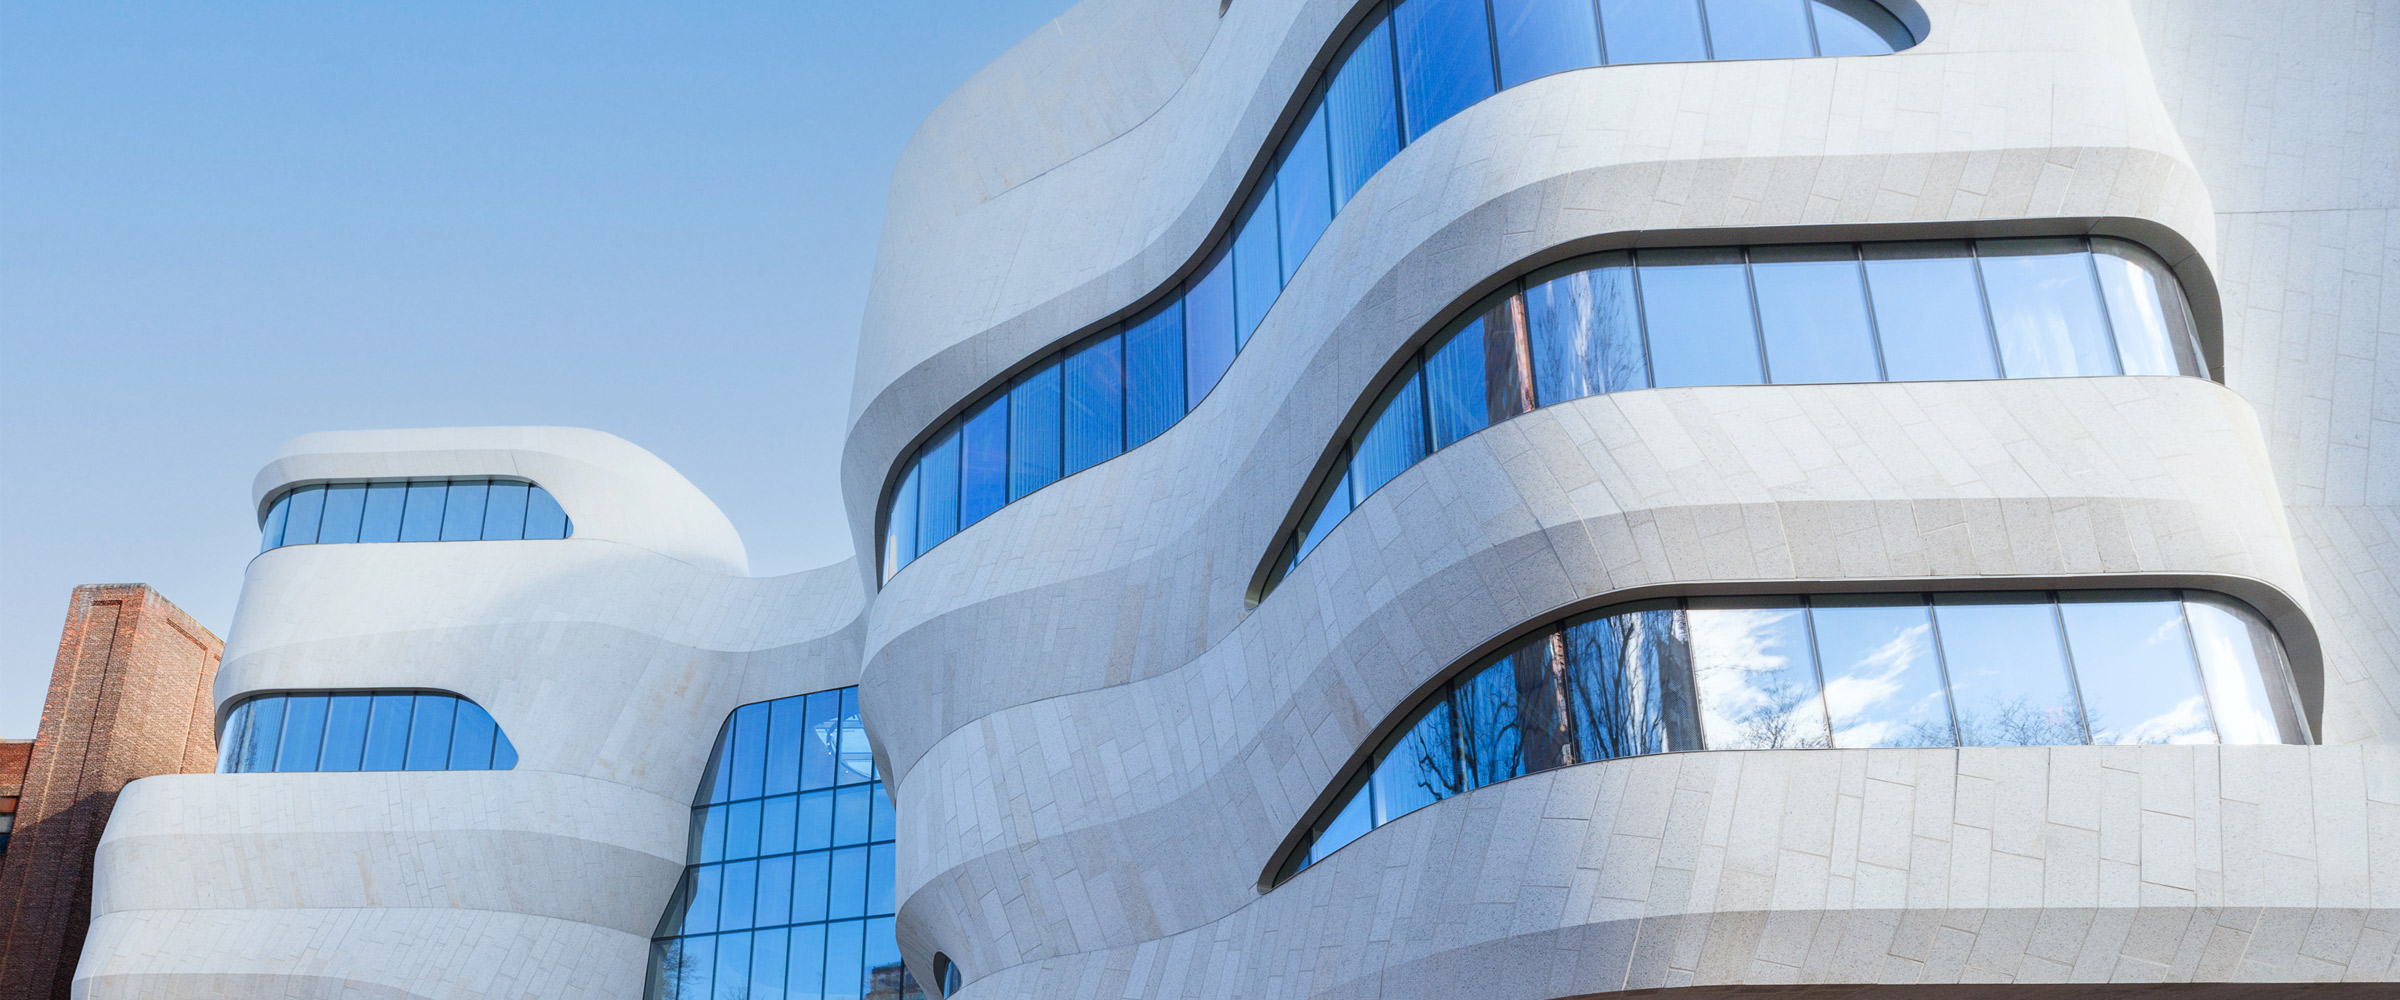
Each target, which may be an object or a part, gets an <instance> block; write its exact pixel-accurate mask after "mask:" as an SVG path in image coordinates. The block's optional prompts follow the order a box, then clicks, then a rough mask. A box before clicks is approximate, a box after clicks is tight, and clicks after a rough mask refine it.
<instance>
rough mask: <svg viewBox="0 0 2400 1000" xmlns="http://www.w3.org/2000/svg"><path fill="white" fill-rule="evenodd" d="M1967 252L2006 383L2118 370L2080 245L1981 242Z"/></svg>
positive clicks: (2074, 242) (2069, 241)
mask: <svg viewBox="0 0 2400 1000" xmlns="http://www.w3.org/2000/svg"><path fill="white" fill-rule="evenodd" d="M1975 255H1976V258H1977V261H1976V262H1977V263H1978V264H1980V265H1982V268H1983V290H1984V294H1985V295H1986V296H1987V297H1988V298H1989V300H1990V301H1991V306H1992V331H1993V334H1994V335H1995V336H1996V337H1998V338H1999V341H2000V363H2001V369H2002V371H2003V372H2005V373H2006V374H2007V376H2008V377H2009V378H2041V377H2046V376H2055V375H2116V374H2119V373H2120V370H2119V368H2118V367H2117V345H2116V343H2115V342H2114V341H2113V340H2111V339H2109V335H2108V314H2107V312H2106V311H2105V310H2104V309H2103V308H2102V307H2101V304H2100V286H2099V279H2098V278H2097V277H2095V276H2094V275H2093V273H2092V264H2091V261H2090V260H2089V259H2088V258H2087V257H2086V256H2085V254H2084V252H2083V246H2082V241H2080V240H2073V239H2058V240H2050V239H2044V240H1984V241H1981V242H1979V243H1977V244H1976V245H1975Z"/></svg>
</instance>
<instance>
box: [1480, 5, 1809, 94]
mask: <svg viewBox="0 0 2400 1000" xmlns="http://www.w3.org/2000/svg"><path fill="white" fill-rule="evenodd" d="M1792 2H1794V3H1798V2H1800V0H1792ZM1492 29H1493V32H1494V34H1495V35H1497V36H1498V38H1499V42H1500V85H1501V86H1502V87H1514V86H1516V85H1517V84H1520V83H1524V82H1525V81H1527V80H1531V79H1533V78H1535V77H1541V76H1549V75H1550V74H1552V73H1559V72H1564V71H1566V70H1570V69H1582V68H1583V67H1585V66H1597V65H1600V29H1599V26H1598V25H1597V24H1596V23H1594V22H1593V20H1592V4H1591V0H1492Z"/></svg>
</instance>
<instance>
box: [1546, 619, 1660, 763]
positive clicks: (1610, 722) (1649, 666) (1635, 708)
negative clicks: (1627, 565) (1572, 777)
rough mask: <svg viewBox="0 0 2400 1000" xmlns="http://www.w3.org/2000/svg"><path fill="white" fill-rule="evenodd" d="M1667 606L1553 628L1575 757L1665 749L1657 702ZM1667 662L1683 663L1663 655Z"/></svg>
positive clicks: (1597, 757) (1607, 756) (1602, 757)
mask: <svg viewBox="0 0 2400 1000" xmlns="http://www.w3.org/2000/svg"><path fill="white" fill-rule="evenodd" d="M1672 615H1674V612H1672V611H1649V612H1644V611H1631V612H1621V613H1618V614H1611V615H1604V616H1599V617H1593V618H1587V619H1584V620H1582V621H1573V622H1569V623H1568V624H1567V626H1566V627H1565V628H1563V629H1560V630H1559V639H1560V641H1561V642H1562V643H1563V645H1564V647H1565V648H1564V649H1563V650H1562V652H1563V653H1564V655H1565V659H1566V676H1565V677H1564V678H1563V680H1564V683H1563V684H1562V685H1561V691H1560V698H1561V700H1563V701H1564V702H1565V703H1566V709H1567V718H1568V720H1569V722H1568V727H1569V728H1570V729H1571V730H1572V731H1573V733H1574V737H1575V748H1576V749H1575V759H1577V760H1611V759H1614V758H1617V757H1627V756H1631V755H1634V754H1643V753H1658V752H1661V751H1663V750H1665V749H1666V747H1667V738H1666V727H1667V724H1668V719H1667V716H1666V713H1665V711H1664V706H1663V705H1662V704H1661V701H1662V696H1663V693H1664V691H1665V688H1666V685H1664V684H1663V683H1662V680H1663V678H1661V677H1660V676H1659V669H1660V661H1661V659H1662V657H1661V655H1660V654H1661V653H1662V652H1671V651H1672V650H1673V649H1676V648H1680V647H1676V646H1674V645H1673V643H1672V641H1671V640H1672V637H1671V636H1670V635H1667V634H1665V633H1666V632H1667V630H1666V629H1661V628H1659V627H1658V626H1662V625H1672V624H1673V622H1674V619H1673V618H1672ZM1664 659H1666V660H1667V661H1668V662H1669V663H1670V664H1680V663H1681V662H1682V661H1681V660H1680V659H1677V658H1675V657H1674V656H1671V655H1670V656H1667V657H1664Z"/></svg>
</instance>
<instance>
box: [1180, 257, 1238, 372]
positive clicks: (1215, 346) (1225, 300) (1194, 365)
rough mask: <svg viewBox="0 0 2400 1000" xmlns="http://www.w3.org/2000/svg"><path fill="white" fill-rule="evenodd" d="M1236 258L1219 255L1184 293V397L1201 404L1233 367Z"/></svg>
mask: <svg viewBox="0 0 2400 1000" xmlns="http://www.w3.org/2000/svg"><path fill="white" fill-rule="evenodd" d="M1233 326H1234V319H1233V258H1232V257H1231V256H1229V255H1224V254H1220V255H1219V256H1218V257H1217V259H1216V260H1215V261H1214V262H1211V263H1210V264H1209V265H1208V266H1207V267H1205V268H1202V269H1201V270H1200V274H1199V275H1198V276H1196V277H1194V278H1193V279H1192V280H1191V283H1190V284H1187V285H1185V286H1184V290H1183V374H1184V378H1185V379H1187V380H1188V381H1187V382H1186V383H1185V385H1184V390H1183V398H1184V400H1185V403H1186V404H1187V409H1188V407H1190V406H1198V405H1200V400H1202V399H1203V398H1206V397H1207V396H1208V391H1209V390H1211V389H1214V388H1216V387H1217V380H1218V379H1221V378H1224V377H1225V369H1227V368H1229V367H1231V366H1232V365H1233V354H1234V338H1233Z"/></svg>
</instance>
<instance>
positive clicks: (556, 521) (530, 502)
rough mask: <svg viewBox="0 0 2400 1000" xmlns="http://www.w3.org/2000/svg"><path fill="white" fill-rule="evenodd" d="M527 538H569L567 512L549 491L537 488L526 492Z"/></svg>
mask: <svg viewBox="0 0 2400 1000" xmlns="http://www.w3.org/2000/svg"><path fill="white" fill-rule="evenodd" d="M525 537H527V538H565V537H567V512H566V509H565V508H562V507H560V506H559V505H558V498H556V497H553V496H551V495H550V491H549V490H545V489H543V488H541V487H539V486H536V487H534V488H532V489H530V490H527V491H525Z"/></svg>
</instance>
